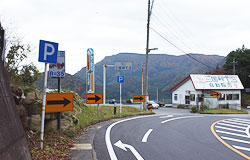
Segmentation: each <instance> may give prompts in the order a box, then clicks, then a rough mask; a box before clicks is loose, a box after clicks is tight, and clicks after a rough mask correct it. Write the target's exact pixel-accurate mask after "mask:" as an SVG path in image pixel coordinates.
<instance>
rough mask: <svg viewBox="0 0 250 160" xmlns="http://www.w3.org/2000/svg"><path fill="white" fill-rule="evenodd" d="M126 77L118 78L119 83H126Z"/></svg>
mask: <svg viewBox="0 0 250 160" xmlns="http://www.w3.org/2000/svg"><path fill="white" fill-rule="evenodd" d="M124 81H125V79H124V76H117V83H124Z"/></svg>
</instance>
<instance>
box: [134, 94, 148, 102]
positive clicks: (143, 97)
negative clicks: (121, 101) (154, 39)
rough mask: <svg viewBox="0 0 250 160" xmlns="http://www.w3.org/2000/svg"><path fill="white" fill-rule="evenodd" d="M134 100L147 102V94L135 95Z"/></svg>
mask: <svg viewBox="0 0 250 160" xmlns="http://www.w3.org/2000/svg"><path fill="white" fill-rule="evenodd" d="M133 102H145V95H133Z"/></svg>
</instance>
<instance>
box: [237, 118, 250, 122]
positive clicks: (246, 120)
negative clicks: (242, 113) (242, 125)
mask: <svg viewBox="0 0 250 160" xmlns="http://www.w3.org/2000/svg"><path fill="white" fill-rule="evenodd" d="M234 119H236V120H241V121H245V122H250V120H248V119H242V118H234Z"/></svg>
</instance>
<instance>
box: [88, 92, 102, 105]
mask: <svg viewBox="0 0 250 160" xmlns="http://www.w3.org/2000/svg"><path fill="white" fill-rule="evenodd" d="M86 103H87V104H101V103H103V94H102V93H87V94H86Z"/></svg>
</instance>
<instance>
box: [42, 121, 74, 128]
mask: <svg viewBox="0 0 250 160" xmlns="http://www.w3.org/2000/svg"><path fill="white" fill-rule="evenodd" d="M71 125H72V122H71V120H70V119H61V129H62V130H66V129H67V128H69V127H70V126H71ZM54 130H57V120H50V121H48V122H46V124H45V131H54Z"/></svg>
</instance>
